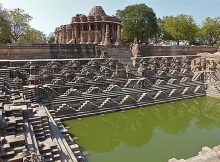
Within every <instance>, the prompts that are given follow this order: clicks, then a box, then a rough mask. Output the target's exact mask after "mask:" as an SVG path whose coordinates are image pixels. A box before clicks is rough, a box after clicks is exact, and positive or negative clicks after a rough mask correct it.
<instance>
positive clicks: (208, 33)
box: [200, 17, 220, 45]
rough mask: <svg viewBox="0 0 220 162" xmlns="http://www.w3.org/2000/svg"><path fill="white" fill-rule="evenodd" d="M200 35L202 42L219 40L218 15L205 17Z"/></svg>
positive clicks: (207, 42)
mask: <svg viewBox="0 0 220 162" xmlns="http://www.w3.org/2000/svg"><path fill="white" fill-rule="evenodd" d="M200 37H201V39H202V40H203V42H204V44H208V45H214V44H217V43H218V41H219V40H220V17H216V18H210V17H207V18H206V19H205V21H204V22H203V24H202V27H201V30H200Z"/></svg>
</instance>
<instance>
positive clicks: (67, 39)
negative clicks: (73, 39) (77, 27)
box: [65, 28, 70, 43]
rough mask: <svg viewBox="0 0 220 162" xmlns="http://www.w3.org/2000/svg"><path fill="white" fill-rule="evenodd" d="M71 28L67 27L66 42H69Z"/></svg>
mask: <svg viewBox="0 0 220 162" xmlns="http://www.w3.org/2000/svg"><path fill="white" fill-rule="evenodd" d="M69 35H70V34H69V29H68V28H66V39H65V43H68V42H69Z"/></svg>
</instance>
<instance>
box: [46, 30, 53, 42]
mask: <svg viewBox="0 0 220 162" xmlns="http://www.w3.org/2000/svg"><path fill="white" fill-rule="evenodd" d="M47 40H48V43H54V42H55V34H54V32H51V33H50V34H49V35H48V37H47Z"/></svg>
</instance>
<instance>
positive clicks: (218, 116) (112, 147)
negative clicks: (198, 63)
mask: <svg viewBox="0 0 220 162" xmlns="http://www.w3.org/2000/svg"><path fill="white" fill-rule="evenodd" d="M65 123H66V124H67V125H68V126H69V127H70V131H71V132H72V133H73V134H74V135H76V136H77V137H79V140H78V141H77V143H78V144H79V145H80V146H81V147H83V148H85V149H86V150H88V151H89V152H90V153H91V155H90V156H89V157H88V159H89V162H90V161H91V162H117V161H118V162H124V161H125V162H131V161H138V162H142V161H143V162H147V161H149V162H151V161H156V162H157V161H167V160H168V159H169V158H172V157H177V158H188V157H190V156H193V155H196V154H197V152H198V151H199V150H200V149H201V147H202V146H205V145H208V146H214V145H217V144H219V143H220V137H218V134H219V133H220V128H219V126H220V102H219V101H218V100H217V99H214V98H209V97H202V98H196V99H189V100H182V101H177V102H172V103H166V104H160V105H155V106H148V107H146V108H144V109H134V110H129V111H126V112H118V113H112V114H108V115H105V116H93V117H89V118H84V119H82V120H72V121H66V122H65Z"/></svg>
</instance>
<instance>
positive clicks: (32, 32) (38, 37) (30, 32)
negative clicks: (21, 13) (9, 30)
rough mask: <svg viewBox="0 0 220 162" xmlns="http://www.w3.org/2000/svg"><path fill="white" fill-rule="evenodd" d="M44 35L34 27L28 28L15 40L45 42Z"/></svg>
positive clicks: (26, 42)
mask: <svg viewBox="0 0 220 162" xmlns="http://www.w3.org/2000/svg"><path fill="white" fill-rule="evenodd" d="M45 39H46V35H45V34H44V33H43V32H41V31H39V30H36V29H34V28H28V29H27V30H26V31H25V33H23V35H22V36H21V37H20V38H19V39H18V40H17V43H18V44H35V43H45Z"/></svg>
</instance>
